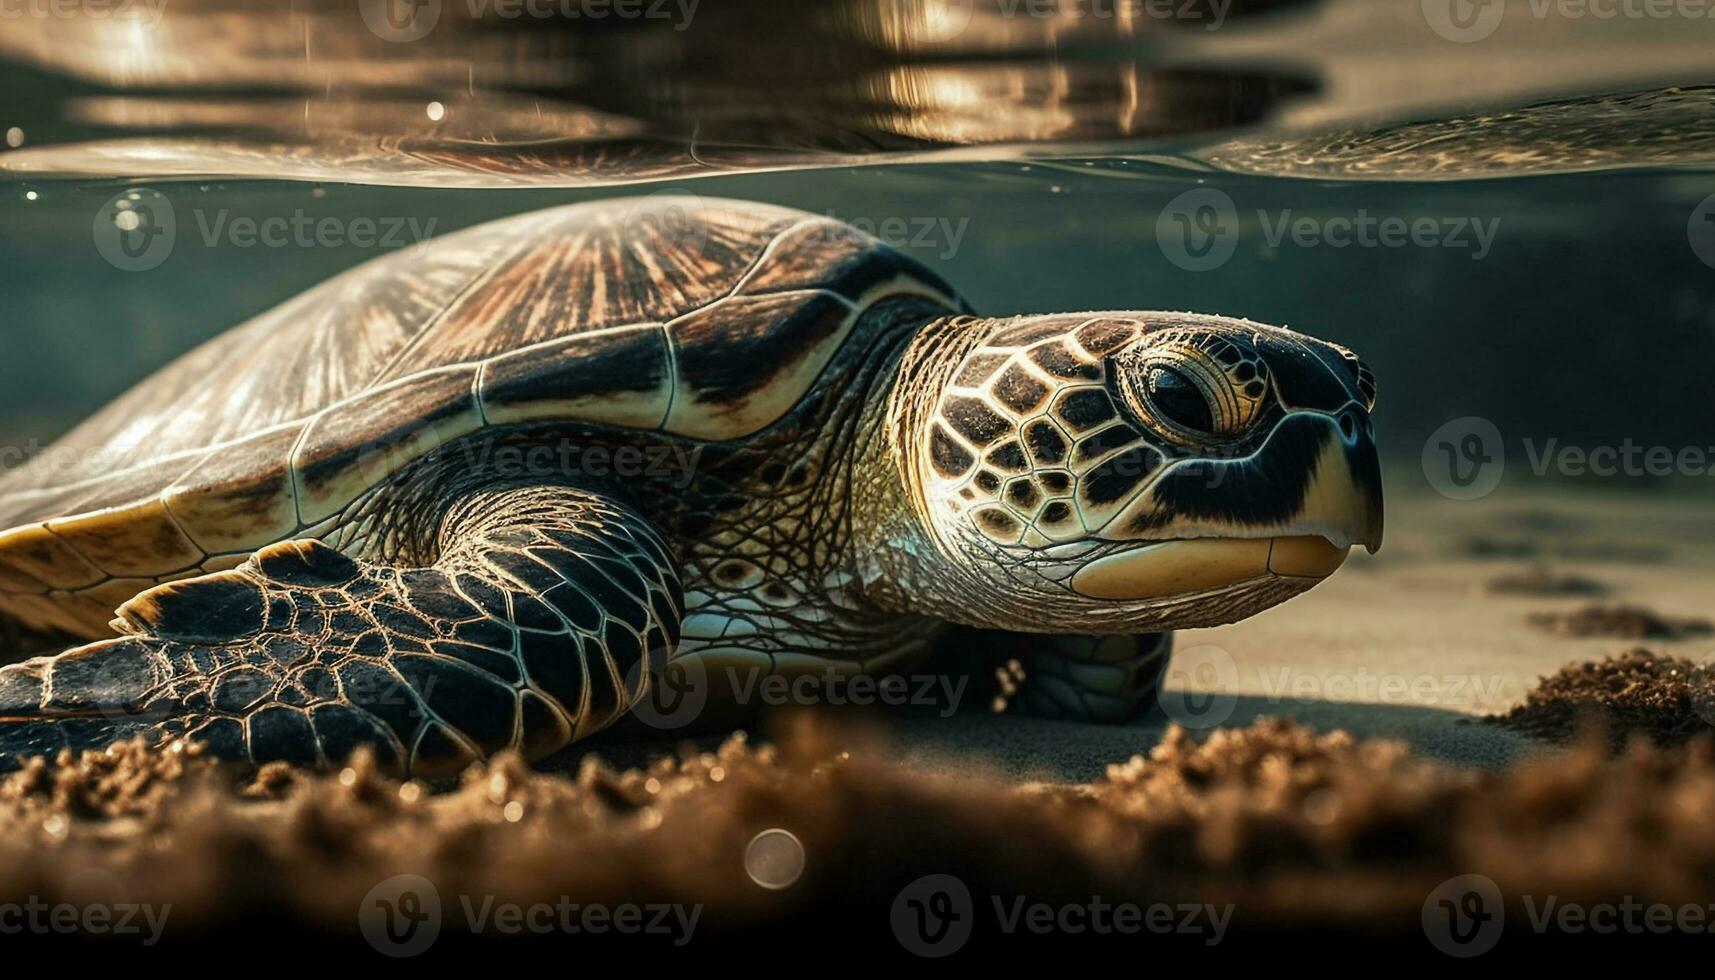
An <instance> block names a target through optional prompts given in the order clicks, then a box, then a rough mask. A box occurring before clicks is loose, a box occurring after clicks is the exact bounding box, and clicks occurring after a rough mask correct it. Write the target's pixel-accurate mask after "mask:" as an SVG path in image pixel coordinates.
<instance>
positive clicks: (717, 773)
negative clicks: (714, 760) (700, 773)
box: [709, 766, 726, 783]
mask: <svg viewBox="0 0 1715 980" xmlns="http://www.w3.org/2000/svg"><path fill="white" fill-rule="evenodd" d="M725 778H726V770H725V769H723V768H721V767H720V766H716V767H714V768H713V769H710V770H709V781H710V782H712V783H718V782H720V781H721V780H723V779H725Z"/></svg>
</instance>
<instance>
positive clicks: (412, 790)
mask: <svg viewBox="0 0 1715 980" xmlns="http://www.w3.org/2000/svg"><path fill="white" fill-rule="evenodd" d="M399 798H400V799H401V800H404V801H405V802H406V803H415V802H417V801H418V800H420V799H422V798H423V787H421V786H418V785H417V784H416V783H405V784H404V785H402V786H400V787H399Z"/></svg>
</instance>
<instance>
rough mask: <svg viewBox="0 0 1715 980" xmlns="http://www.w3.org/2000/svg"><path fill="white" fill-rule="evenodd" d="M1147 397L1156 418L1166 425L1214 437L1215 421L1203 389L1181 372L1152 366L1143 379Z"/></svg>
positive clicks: (1161, 366)
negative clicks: (1170, 424)
mask: <svg viewBox="0 0 1715 980" xmlns="http://www.w3.org/2000/svg"><path fill="white" fill-rule="evenodd" d="M1143 389H1144V397H1145V398H1146V399H1148V401H1149V404H1150V406H1151V407H1152V408H1154V409H1155V412H1154V414H1155V415H1156V416H1157V417H1159V418H1160V419H1162V420H1163V421H1166V422H1171V423H1172V424H1173V425H1175V426H1177V427H1179V428H1181V429H1184V430H1186V431H1187V432H1194V433H1197V434H1199V435H1214V434H1215V418H1214V415H1213V413H1211V412H1210V411H1209V400H1208V399H1207V398H1204V397H1203V389H1201V388H1199V387H1197V385H1196V384H1195V383H1194V382H1192V380H1191V379H1190V378H1187V377H1186V376H1185V375H1184V374H1182V373H1180V372H1179V371H1178V370H1176V369H1174V368H1170V367H1166V366H1163V365H1160V364H1156V365H1152V366H1151V367H1150V368H1149V369H1148V370H1147V371H1145V373H1144V376H1143Z"/></svg>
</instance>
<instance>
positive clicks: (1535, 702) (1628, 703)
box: [1494, 647, 1715, 745]
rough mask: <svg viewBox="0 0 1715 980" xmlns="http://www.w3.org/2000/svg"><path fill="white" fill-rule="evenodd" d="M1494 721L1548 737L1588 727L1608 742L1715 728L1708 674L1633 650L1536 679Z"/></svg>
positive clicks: (1677, 739)
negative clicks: (1531, 687)
mask: <svg viewBox="0 0 1715 980" xmlns="http://www.w3.org/2000/svg"><path fill="white" fill-rule="evenodd" d="M1494 720H1495V721H1497V722H1499V723H1501V724H1504V725H1507V726H1509V727H1511V728H1514V729H1517V730H1518V731H1521V732H1524V733H1525V734H1528V735H1534V736H1536V737H1538V738H1546V739H1552V740H1555V741H1565V740H1567V739H1570V738H1572V737H1573V736H1574V734H1575V733H1576V732H1577V731H1578V730H1579V729H1580V728H1581V727H1586V726H1595V727H1596V728H1598V729H1605V730H1606V731H1607V732H1608V734H1609V735H1610V736H1611V738H1612V740H1613V743H1614V744H1615V745H1618V744H1620V743H1622V742H1624V741H1625V740H1626V739H1627V738H1629V737H1631V736H1632V735H1633V734H1641V735H1645V736H1648V737H1649V738H1651V739H1653V740H1655V741H1657V742H1660V743H1663V744H1670V745H1671V744H1679V743H1683V742H1685V741H1687V740H1689V739H1691V738H1694V737H1696V736H1698V735H1700V734H1704V733H1707V732H1709V731H1710V727H1711V725H1715V673H1712V672H1711V671H1710V670H1709V669H1708V668H1706V667H1703V666H1700V665H1699V664H1697V663H1694V662H1693V661H1690V660H1687V659H1685V658H1683V657H1667V656H1662V655H1661V654H1658V653H1654V652H1652V651H1650V650H1646V649H1644V648H1642V647H1638V648H1636V649H1632V650H1628V651H1626V652H1625V653H1623V654H1620V655H1619V656H1617V657H1609V658H1607V659H1605V660H1601V661H1591V662H1588V663H1580V664H1571V665H1569V666H1567V667H1565V668H1563V669H1561V670H1560V671H1559V672H1558V673H1556V674H1553V675H1552V676H1549V677H1545V678H1543V679H1542V681H1541V683H1539V684H1538V685H1537V687H1536V689H1535V690H1533V691H1532V692H1531V693H1530V695H1529V696H1528V697H1527V698H1526V699H1525V703H1524V704H1521V705H1519V706H1518V707H1516V708H1513V709H1512V710H1511V711H1508V712H1506V713H1505V714H1503V715H1499V716H1497V717H1496V718H1495V719H1494Z"/></svg>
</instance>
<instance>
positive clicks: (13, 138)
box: [6, 126, 24, 150]
mask: <svg viewBox="0 0 1715 980" xmlns="http://www.w3.org/2000/svg"><path fill="white" fill-rule="evenodd" d="M6 145H7V146H9V147H11V148H12V149H14V150H16V149H17V148H18V147H20V146H23V145H24V131H23V130H22V129H19V128H18V127H17V126H13V127H12V128H11V129H8V130H6Z"/></svg>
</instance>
